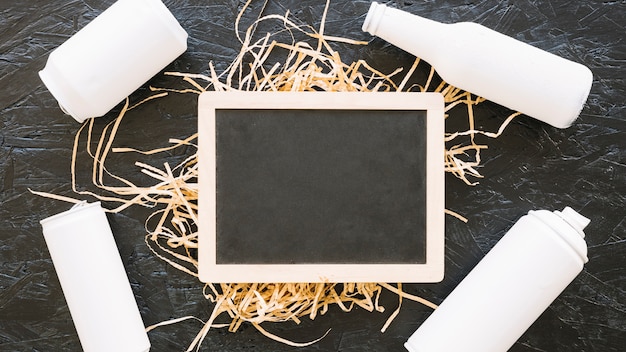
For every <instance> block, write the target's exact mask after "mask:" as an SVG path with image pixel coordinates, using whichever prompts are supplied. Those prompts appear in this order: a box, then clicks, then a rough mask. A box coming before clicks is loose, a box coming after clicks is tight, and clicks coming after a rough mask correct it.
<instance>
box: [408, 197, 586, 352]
mask: <svg viewBox="0 0 626 352" xmlns="http://www.w3.org/2000/svg"><path fill="white" fill-rule="evenodd" d="M587 223H588V220H587V219H585V218H584V217H582V216H581V215H579V214H578V213H576V212H574V211H573V210H572V209H571V208H566V210H564V211H563V212H554V213H552V212H548V211H545V210H542V211H531V212H530V213H529V214H528V215H526V216H524V217H522V218H521V219H520V220H519V221H518V222H517V223H516V224H515V225H514V226H513V227H512V228H511V229H510V230H509V231H508V232H507V233H506V235H505V236H504V237H502V239H501V240H500V241H499V242H498V243H497V244H496V245H495V246H494V247H493V249H492V250H491V251H490V252H489V253H487V255H486V256H485V257H484V258H483V260H481V261H480V263H478V265H476V267H475V268H474V269H473V270H472V271H471V272H470V273H469V274H468V275H467V277H466V278H465V279H463V281H462V282H461V283H460V284H459V285H458V286H457V287H456V288H455V289H454V290H453V291H452V293H450V295H448V297H446V299H445V300H444V301H443V303H442V304H441V305H440V306H439V307H438V308H437V309H435V311H434V312H433V313H432V314H431V315H430V316H429V317H428V318H427V319H426V321H425V322H424V323H423V324H422V325H421V326H420V327H419V328H418V330H417V331H416V332H415V333H414V334H413V335H412V336H411V337H410V338H409V340H408V341H407V343H406V344H405V346H406V348H407V349H408V350H409V351H411V352H456V351H463V352H504V351H507V350H508V349H509V348H510V347H511V346H512V345H513V344H514V343H515V341H517V340H518V339H519V338H520V336H521V335H522V334H523V333H524V332H525V331H526V330H527V329H528V328H529V327H530V326H531V325H532V323H533V322H534V321H535V320H536V319H537V318H539V316H540V315H541V313H542V312H543V311H544V310H545V309H546V308H548V306H549V305H550V304H551V303H552V302H553V301H554V299H556V298H557V296H558V295H559V294H560V293H561V292H562V291H563V290H564V289H565V288H566V287H567V285H569V284H570V283H571V282H572V280H573V279H574V278H575V277H576V276H577V275H578V274H579V273H580V272H581V271H582V268H583V264H584V263H586V262H587V246H586V244H585V241H584V239H583V236H584V234H583V233H582V229H583V228H584V227H585V226H586V224H587Z"/></svg>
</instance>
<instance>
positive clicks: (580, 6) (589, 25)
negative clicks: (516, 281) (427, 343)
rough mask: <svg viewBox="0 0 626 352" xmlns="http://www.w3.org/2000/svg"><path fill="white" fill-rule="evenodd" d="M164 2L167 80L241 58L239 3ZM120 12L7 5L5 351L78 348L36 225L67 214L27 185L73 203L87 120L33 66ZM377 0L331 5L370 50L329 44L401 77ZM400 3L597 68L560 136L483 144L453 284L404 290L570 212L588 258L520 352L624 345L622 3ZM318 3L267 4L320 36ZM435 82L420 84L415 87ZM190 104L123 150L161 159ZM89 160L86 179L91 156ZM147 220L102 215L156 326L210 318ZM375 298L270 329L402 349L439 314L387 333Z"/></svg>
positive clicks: (147, 127) (450, 261)
mask: <svg viewBox="0 0 626 352" xmlns="http://www.w3.org/2000/svg"><path fill="white" fill-rule="evenodd" d="M165 3H166V4H167V5H168V7H169V8H170V9H171V10H172V12H173V13H174V15H175V16H176V17H177V18H178V19H179V21H180V23H181V24H182V26H183V27H184V28H185V29H186V30H187V31H188V32H189V34H190V39H189V50H188V51H187V52H186V53H185V54H183V55H182V56H181V57H180V58H179V59H177V60H176V61H175V62H174V63H172V64H171V65H170V66H168V67H167V70H175V71H183V72H195V73H199V72H206V71H207V70H208V65H209V61H213V62H214V64H215V66H216V70H218V71H220V70H222V69H224V68H225V67H226V66H227V65H228V64H229V63H230V62H231V61H232V60H233V58H234V57H235V55H236V53H237V52H238V50H239V44H238V41H237V40H236V38H235V36H234V21H235V18H236V16H237V13H238V12H239V10H240V9H241V7H242V2H241V1H236V0H216V1H201V0H166V1H165ZM111 4H112V1H111V0H104V1H95V0H31V1H17V0H5V1H2V3H1V4H0V92H1V93H0V116H1V123H2V127H1V129H0V351H79V350H80V345H79V342H78V338H77V335H76V332H75V329H74V326H73V324H72V320H71V318H70V315H69V311H68V309H67V306H66V304H65V300H64V298H63V294H62V292H61V288H60V286H59V282H58V280H57V277H56V273H55V272H54V269H53V266H52V263H51V261H50V257H49V254H48V252H47V249H46V246H45V243H44V240H43V236H42V234H41V227H40V225H39V220H40V219H42V218H45V217H47V216H49V215H52V214H55V213H58V212H59V211H61V210H65V209H66V208H68V207H69V206H66V204H61V203H59V202H57V201H53V200H48V199H43V198H40V197H36V196H34V195H32V194H30V193H29V192H28V188H33V189H37V190H43V191H49V192H54V193H58V194H66V195H72V192H71V191H70V185H69V180H70V170H69V160H70V155H71V147H72V140H73V136H74V135H75V133H76V131H77V130H78V128H79V125H78V124H77V123H76V122H75V121H74V120H73V119H71V118H70V117H68V116H65V115H64V114H63V113H62V112H61V111H60V109H59V108H58V106H57V104H56V102H55V100H54V99H53V98H52V96H51V95H50V94H49V92H48V91H47V90H46V88H45V87H44V86H43V84H42V83H41V81H40V80H39V78H38V76H37V71H39V70H40V69H41V68H43V66H44V64H45V62H46V60H47V57H48V54H49V53H50V51H51V50H53V49H54V48H55V47H57V46H58V45H60V44H61V43H63V42H64V41H65V40H66V39H68V38H69V37H70V36H71V35H72V34H73V33H75V32H76V31H77V30H78V29H80V28H82V27H83V26H85V25H86V24H87V23H88V22H89V21H91V20H92V19H93V18H94V17H96V16H97V15H98V14H99V13H101V12H102V11H103V10H104V9H106V8H107V7H108V6H110V5H111ZM262 5H263V2H262V1H255V2H254V4H253V5H252V6H251V8H250V11H249V12H248V13H247V14H246V15H244V17H243V19H242V28H246V27H247V26H248V25H249V24H250V23H251V21H252V20H254V18H256V17H257V15H258V14H259V12H260V9H261V8H262V7H263V6H262ZM369 5H370V1H358V0H357V1H347V0H335V1H332V2H331V7H330V10H329V13H328V18H327V22H326V33H327V34H330V35H340V36H345V37H350V38H354V39H360V40H369V41H370V43H369V45H367V46H357V47H355V46H350V45H337V46H336V47H335V50H337V51H338V52H340V53H341V55H342V58H343V60H344V61H345V62H351V61H353V60H355V59H365V60H367V61H368V63H370V65H372V66H373V67H376V68H378V69H380V70H381V71H384V72H391V70H393V69H395V68H396V67H399V66H403V67H405V68H406V69H408V68H409V67H410V65H411V63H412V62H413V57H411V56H410V55H409V54H406V53H404V52H403V51H401V50H399V49H397V48H394V47H393V46H391V45H389V44H387V43H385V42H383V41H382V40H379V39H374V38H371V37H370V36H369V35H368V34H366V33H363V32H361V29H360V28H361V24H362V22H363V19H364V15H365V13H366V12H367V10H368V8H369ZM397 5H398V6H400V7H401V8H403V9H405V10H407V11H409V12H412V13H415V14H420V15H423V16H426V17H429V18H432V19H435V20H439V21H442V22H446V23H451V22H458V21H475V22H478V23H482V24H484V25H486V26H488V27H490V28H493V29H496V30H498V31H500V32H503V33H505V34H508V35H510V36H512V37H515V38H517V39H520V40H522V41H525V42H527V43H530V44H532V45H535V46H537V47H539V48H542V49H544V50H547V51H550V52H552V53H555V54H558V55H561V56H563V57H566V58H568V59H571V60H574V61H577V62H580V63H583V64H585V65H587V66H588V67H590V68H591V70H592V71H593V73H594V83H593V88H592V91H591V94H590V97H589V99H588V102H587V105H586V107H585V108H584V109H583V111H582V114H581V117H580V118H579V119H578V120H577V122H576V123H575V124H574V125H573V126H572V127H570V128H568V129H564V130H560V129H556V128H553V127H550V126H548V125H546V124H544V123H541V122H538V121H535V120H533V119H531V118H528V117H520V118H519V119H517V120H516V121H514V122H513V123H512V124H511V125H510V126H509V127H508V128H507V130H506V131H505V133H504V134H503V135H502V136H501V137H500V138H498V139H496V140H481V142H485V143H487V144H488V145H489V149H487V150H486V151H484V153H483V167H482V168H481V169H480V171H481V173H482V174H483V175H484V176H485V178H484V179H481V180H480V184H479V185H477V186H474V187H469V186H466V185H465V184H463V183H462V182H460V181H458V180H457V179H455V178H454V177H452V176H450V175H448V176H447V177H446V187H447V196H446V203H447V207H448V208H449V209H451V210H454V211H456V212H458V213H460V214H463V215H465V216H467V217H468V218H469V223H468V224H464V223H461V222H459V221H458V220H456V219H454V218H451V217H448V218H447V219H446V241H447V242H446V265H447V267H446V277H445V279H444V281H443V282H441V283H438V284H428V285H405V287H404V288H405V289H406V290H407V291H408V292H410V293H412V294H416V295H421V296H424V297H425V298H427V299H430V300H432V301H434V302H435V303H439V302H441V301H442V300H443V299H444V298H445V296H446V295H447V294H448V293H449V292H450V291H451V290H452V289H453V288H454V287H455V286H456V285H457V284H458V283H459V282H460V280H461V279H462V278H463V277H464V276H465V275H466V274H467V273H468V272H469V271H470V270H471V268H472V267H473V266H474V265H475V264H476V263H477V262H478V261H479V260H480V259H481V258H482V257H483V256H484V255H485V253H486V252H487V251H488V250H489V249H490V248H491V247H493V245H494V244H495V243H496V242H497V241H498V239H499V238H501V237H502V236H503V235H504V233H505V232H506V231H507V229H508V228H510V227H511V225H512V224H513V223H514V222H515V221H516V220H517V219H518V218H519V217H520V216H522V215H523V214H525V213H526V212H527V211H528V210H531V209H539V208H544V209H549V210H554V209H561V208H562V207H564V206H566V205H569V206H571V207H573V208H575V209H576V210H579V211H580V212H581V213H582V214H583V215H585V216H587V217H589V218H590V219H592V222H591V224H590V225H589V227H588V228H587V230H586V233H587V243H588V245H589V263H588V264H587V265H586V266H585V269H584V271H583V272H582V273H581V274H580V275H579V276H578V277H577V278H576V279H575V280H574V282H572V284H571V285H569V287H568V288H567V289H566V290H565V291H564V292H563V294H562V295H561V296H560V297H559V298H558V299H557V300H556V301H555V302H554V303H553V304H552V305H551V306H550V307H549V308H548V309H547V310H546V312H545V313H544V314H542V316H541V317H540V318H539V319H538V320H537V322H536V323H535V324H534V325H533V326H532V327H531V328H530V329H529V330H528V331H527V332H526V333H525V334H524V335H523V336H522V337H521V338H520V340H519V341H518V342H517V343H516V344H515V345H514V346H513V348H512V349H511V351H513V352H526V351H550V352H553V351H557V352H559V351H563V352H564V351H623V350H624V346H626V331H625V330H626V295H625V294H624V291H625V290H626V280H625V278H626V274H625V273H626V270H625V269H626V260H625V258H626V241H625V238H626V209H625V207H624V205H625V200H626V132H625V131H626V108H625V106H626V104H625V103H624V97H625V96H626V84H625V83H624V76H625V70H624V64H625V62H626V42H625V40H624V38H625V33H626V29H625V23H626V3H625V2H624V1H594V2H587V1H566V0H552V1H545V0H538V1H529V0H521V1H491V0H485V1H466V0H437V1H399V2H398V3H397ZM323 7H324V3H323V2H322V1H313V0H305V1H270V2H269V3H268V4H267V6H265V9H264V10H263V11H264V13H266V14H272V13H285V12H286V11H287V10H289V11H290V13H291V14H292V15H293V16H295V17H297V18H298V19H300V20H301V21H303V22H305V23H309V24H312V25H313V26H315V27H318V26H319V21H320V18H321V14H322V10H323ZM276 27H277V28H279V27H280V24H277V25H276ZM407 35H410V33H407ZM442 45H445V43H442ZM119 54H120V55H124V53H119ZM425 74H426V73H425V72H418V73H416V80H418V81H419V80H420V79H421V78H422V77H424V75H425ZM148 85H154V86H161V87H181V88H182V87H185V88H186V87H187V86H185V85H184V84H183V83H181V82H180V80H178V79H174V78H172V77H166V76H163V75H157V76H155V77H154V78H153V79H152V80H151V81H150V82H149V83H148V84H146V85H145V86H144V87H143V88H142V89H140V90H139V91H137V92H135V93H134V94H133V95H132V96H131V99H132V100H133V101H139V100H141V99H142V98H143V97H146V96H148V95H149V94H150V93H149V92H148V91H147V88H146V87H148ZM195 99H196V98H195V96H192V95H176V94H174V95H171V96H170V97H168V98H166V99H161V100H158V101H154V102H151V103H149V104H145V105H143V106H141V107H140V108H138V109H136V110H133V111H132V113H130V114H129V115H128V116H127V119H126V120H125V122H124V125H123V128H122V129H121V131H120V133H119V135H118V142H117V143H119V146H139V147H142V148H143V149H150V148H156V147H161V146H164V145H166V144H167V141H168V139H169V138H184V137H187V136H188V135H190V134H191V133H193V132H195V130H196V100H195ZM117 112H119V107H118V108H116V109H115V110H114V111H112V112H111V113H109V114H108V115H107V116H105V117H103V118H100V119H99V120H98V122H97V125H98V126H99V127H103V126H104V125H105V124H106V123H107V122H109V121H111V119H113V118H114V117H115V116H116V114H117ZM475 112H476V116H477V120H478V122H477V123H478V125H477V127H478V128H485V129H491V130H493V128H495V126H498V124H499V122H500V121H501V119H502V118H503V117H504V116H506V115H508V113H509V111H507V110H506V109H504V108H502V107H500V106H498V105H496V104H493V103H485V104H483V105H482V106H480V107H479V108H477V109H476V111H475ZM454 114H455V112H454V111H453V112H452V113H451V116H450V118H449V119H448V122H447V124H448V126H447V128H448V129H449V130H455V129H460V128H463V123H462V119H461V120H456V119H454ZM457 121H461V122H457ZM190 152H191V150H185V149H184V148H183V149H180V150H175V151H172V152H169V153H165V154H164V155H160V156H158V157H155V159H153V160H151V161H152V162H153V164H155V165H159V164H161V163H162V162H164V161H170V162H172V164H173V163H175V162H176V161H180V160H182V159H184V157H185V156H186V155H188V153H190ZM82 156H84V154H82ZM135 159H136V157H134V156H129V157H126V156H116V157H115V158H112V159H111V160H110V162H109V164H108V166H109V168H110V169H111V171H112V172H114V173H117V174H120V175H122V176H125V177H128V178H131V179H133V180H137V182H139V181H141V180H142V177H143V176H142V175H138V169H137V168H136V167H134V166H133V163H134V161H135ZM81 167H84V170H88V168H89V167H90V165H89V161H88V159H85V161H84V162H83V163H82V164H81ZM85 173H87V174H86V175H82V176H80V177H79V179H78V182H79V186H80V187H83V188H87V187H88V185H89V177H90V175H88V171H85ZM144 180H145V179H144ZM146 215H147V211H146V210H144V209H138V208H131V209H128V210H126V211H124V212H122V213H120V214H115V215H111V216H109V220H110V223H111V226H112V228H113V232H114V235H115V237H116V240H117V243H118V247H119V250H120V253H121V256H122V258H123V260H124V265H125V267H126V269H127V272H128V275H129V278H130V281H131V285H132V288H133V292H134V293H135V295H136V298H137V303H138V305H139V307H140V311H141V314H142V317H143V320H144V322H145V324H146V325H151V324H154V323H158V322H161V321H163V320H167V319H170V318H177V317H182V316H186V315H195V316H197V317H199V318H203V319H207V318H208V316H209V315H210V311H211V309H212V307H213V306H212V304H211V303H210V302H209V301H207V300H205V299H204V297H203V296H202V285H201V284H199V283H198V281H197V280H195V279H194V278H192V277H189V276H187V275H185V274H182V273H179V272H178V271H176V270H175V269H173V268H171V267H170V266H168V265H167V264H165V263H164V262H162V261H160V260H159V259H158V258H156V257H155V256H154V255H153V254H152V253H151V252H150V251H149V250H148V248H147V247H146V245H145V243H144V240H143V236H144V230H143V221H144V219H145V217H146ZM102 289H106V287H103V288H102ZM381 302H382V304H384V305H385V306H386V307H387V311H386V312H385V313H369V312H365V311H363V310H360V309H356V310H355V311H354V312H351V313H344V312H341V311H339V310H338V309H331V310H330V311H329V312H328V313H327V314H326V315H324V316H321V317H318V318H317V319H315V320H314V321H310V320H309V319H306V318H305V319H303V321H302V323H301V324H300V325H296V324H292V323H285V324H273V325H272V324H267V325H266V326H265V328H266V329H268V330H269V331H271V332H273V333H276V334H278V335H280V336H282V337H285V338H289V339H292V340H295V341H308V340H312V339H315V338H317V337H319V336H321V335H322V334H323V333H324V332H325V331H326V330H327V329H328V328H332V330H331V332H330V333H329V334H328V336H326V337H325V338H324V339H323V340H322V341H320V342H318V343H316V344H315V345H313V346H310V347H306V348H301V349H300V350H302V351H344V352H346V351H402V350H403V347H402V344H403V343H404V341H406V339H407V338H408V337H409V336H410V334H411V333H412V332H413V331H414V330H415V329H417V327H418V326H419V324H420V323H421V322H422V321H423V320H424V319H426V317H427V316H428V315H429V313H430V311H431V310H430V309H429V308H427V307H424V306H422V305H420V304H417V303H412V302H407V301H406V300H405V302H404V304H403V308H402V311H401V312H400V314H399V315H398V316H397V317H396V319H395V321H394V322H393V324H392V325H391V326H390V328H389V329H388V331H387V332H385V333H380V332H379V330H380V328H381V327H382V325H383V323H384V321H385V320H386V319H387V317H388V315H389V314H390V312H391V311H393V309H395V307H396V304H397V298H396V297H394V295H393V294H390V293H384V294H383V295H382V297H381ZM494 303H495V302H494ZM94 304H97V302H94ZM468 304H471V302H468ZM200 328H201V324H200V323H198V322H195V321H187V322H183V323H180V324H177V325H172V326H167V327H162V328H158V329H156V330H154V331H152V332H151V333H150V335H149V336H150V339H151V342H152V346H153V347H152V351H183V350H185V349H186V348H187V346H188V345H189V343H190V342H191V341H192V340H193V338H194V337H195V335H196V333H197V332H198V330H199V329H200ZM102 333H103V334H106V331H103V332H102ZM490 333H492V334H494V335H495V334H497V333H498V332H497V331H493V332H490ZM111 338H115V337H114V336H111ZM450 338H454V336H450ZM201 350H203V351H292V350H297V349H296V348H292V347H288V346H285V345H282V344H280V343H277V342H274V341H271V340H268V339H267V338H266V337H264V336H262V335H261V334H259V333H258V332H257V331H256V330H255V329H254V328H253V327H251V326H249V325H245V324H244V325H243V326H242V328H241V329H240V330H239V331H238V332H237V333H234V334H233V333H229V332H227V331H226V330H224V329H221V330H218V329H216V330H213V331H210V332H209V333H208V335H207V337H206V339H205V341H204V343H203V345H202V347H201Z"/></svg>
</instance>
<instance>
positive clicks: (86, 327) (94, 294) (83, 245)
mask: <svg viewBox="0 0 626 352" xmlns="http://www.w3.org/2000/svg"><path fill="white" fill-rule="evenodd" d="M41 226H42V227H43V235H44V238H45V240H46V245H47V246H48V250H49V252H50V257H51V258H52V263H53V264H54V268H55V270H56V272H57V276H58V277H59V282H60V283H61V288H62V289H63V294H64V295H65V300H66V301H67V306H68V308H69V310H70V314H71V316H72V320H73V321H74V326H75V327H76V331H77V333H78V338H79V339H80V343H81V346H82V348H83V351H85V352H111V351H115V352H147V351H149V350H150V340H149V339H148V334H147V333H146V330H145V328H144V324H143V321H142V319H141V314H140V313H139V308H138V307H137V303H136V302H135V296H134V295H133V291H132V289H131V287H130V283H129V281H128V276H127V275H126V271H125V269H124V265H123V263H122V259H121V257H120V254H119V251H118V249H117V246H116V244H115V239H114V238H113V233H112V232H111V227H110V226H109V222H108V221H107V218H106V215H105V213H104V209H102V207H101V206H100V203H99V202H96V203H91V204H86V203H79V204H77V205H75V206H74V207H73V208H72V209H70V210H68V211H65V212H62V213H60V214H56V215H54V216H51V217H49V218H46V219H44V220H42V221H41Z"/></svg>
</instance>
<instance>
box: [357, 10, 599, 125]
mask: <svg viewBox="0 0 626 352" xmlns="http://www.w3.org/2000/svg"><path fill="white" fill-rule="evenodd" d="M363 30H364V31H366V32H369V33H370V34H372V35H376V36H378V37H380V38H382V39H384V40H386V41H388V42H390V43H391V44H394V45H396V46H397V47H399V48H401V49H403V50H405V51H407V52H409V53H411V54H413V55H415V56H417V57H420V58H422V59H424V60H426V61H428V62H429V63H430V64H431V65H433V67H434V68H435V69H436V70H437V72H438V73H439V74H440V76H441V77H442V78H443V79H444V80H445V81H446V82H448V83H449V84H451V85H453V86H456V87H459V88H461V89H465V90H467V91H469V92H472V93H474V94H477V95H479V96H481V97H483V98H486V99H489V100H491V101H494V102H496V103H498V104H500V105H503V106H506V107H508V108H510V109H513V110H517V111H520V112H522V113H524V114H526V115H528V116H531V117H534V118H536V119H538V120H541V121H543V122H546V123H549V124H551V125H553V126H555V127H559V128H565V127H569V126H570V125H571V124H572V123H573V122H574V121H575V120H576V118H577V117H578V115H579V114H580V112H581V110H582V108H583V105H584V104H585V101H586V100H587V96H588V95H589V92H590V90H591V84H592V81H593V76H592V73H591V71H590V70H589V68H587V67H585V66H584V65H581V64H579V63H575V62H573V61H570V60H567V59H564V58H562V57H559V56H557V55H554V54H551V53H549V52H547V51H543V50H541V49H538V48H535V47H533V46H531V45H528V44H526V43H523V42H521V41H519V40H516V39H514V38H511V37H509V36H506V35H504V34H501V33H498V32H496V31H494V30H491V29H489V28H487V27H484V26H482V25H479V24H477V23H470V22H462V23H455V24H443V23H439V22H435V21H432V20H429V19H426V18H423V17H420V16H416V15H413V14H410V13H408V12H405V11H401V10H398V9H394V8H390V7H387V6H385V5H380V4H378V3H376V2H374V3H372V6H371V8H370V10H369V12H368V14H367V17H366V19H365V22H364V23H363Z"/></svg>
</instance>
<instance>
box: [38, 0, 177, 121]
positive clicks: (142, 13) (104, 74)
mask: <svg viewBox="0 0 626 352" xmlns="http://www.w3.org/2000/svg"><path fill="white" fill-rule="evenodd" d="M185 50H187V32H185V30H184V29H183V28H182V27H181V26H180V24H179V23H178V21H176V19H175V18H174V16H173V15H172V14H171V13H170V11H169V10H168V9H167V7H165V5H164V4H163V3H162V2H161V0H118V1H117V2H116V3H114V4H113V5H111V7H109V8H108V9H106V10H105V11H104V12H102V13H101V14H100V15H99V16H98V17H96V18H95V19H94V20H93V21H91V22H90V23H89V24H87V25H86V26H85V27H84V28H82V29H81V30H80V31H78V32H77V33H76V34H74V35H73V36H72V37H71V38H69V39H68V40H67V41H66V42H65V43H63V44H61V46H59V47H58V48H56V49H55V50H54V51H53V52H52V53H51V54H50V57H49V58H48V62H47V63H46V66H45V68H44V69H43V70H41V71H40V72H39V76H40V77H41V80H42V81H43V82H44V84H45V85H46V87H47V88H48V90H50V93H52V95H53V96H54V97H55V99H56V100H57V101H58V102H59V105H60V106H61V108H62V109H63V110H64V111H65V112H66V113H67V114H69V115H71V116H72V117H73V118H74V119H76V120H77V121H78V122H83V121H84V120H86V119H88V118H90V117H99V116H102V115H104V114H106V113H107V112H109V110H111V109H112V108H113V107H115V105H117V104H118V103H120V102H121V101H122V100H124V98H126V97H127V96H129V95H130V94H131V93H132V92H134V91H135V90H137V88H139V87H140V86H141V85H142V84H144V83H146V82H147V81H148V80H149V79H150V78H152V76H154V75H155V74H157V73H159V71H160V70H162V69H163V68H165V66H167V65H168V64H169V63H171V62H172V61H174V59H176V58H177V57H178V56H180V54H182V53H183V52H184V51H185Z"/></svg>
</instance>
